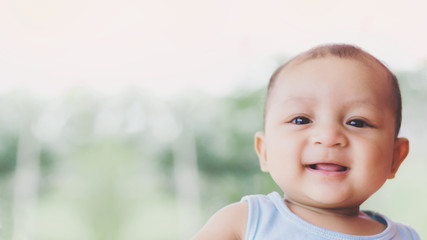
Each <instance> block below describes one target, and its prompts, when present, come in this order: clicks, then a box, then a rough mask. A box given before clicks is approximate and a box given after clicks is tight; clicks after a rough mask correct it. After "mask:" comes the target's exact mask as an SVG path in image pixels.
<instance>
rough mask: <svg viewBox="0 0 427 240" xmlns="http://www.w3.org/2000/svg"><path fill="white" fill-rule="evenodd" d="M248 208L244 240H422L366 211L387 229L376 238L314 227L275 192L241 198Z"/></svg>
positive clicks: (404, 227)
mask: <svg viewBox="0 0 427 240" xmlns="http://www.w3.org/2000/svg"><path fill="white" fill-rule="evenodd" d="M241 201H247V202H248V205H249V213H248V214H249V215H248V223H247V228H246V237H245V240H254V239H257V240H281V239H292V240H299V239H310V240H311V239H323V240H355V239H358V240H369V239H376V240H378V239H381V240H406V239H420V237H419V236H418V234H417V233H416V232H415V231H414V230H413V229H412V228H410V227H408V226H405V225H403V224H399V223H395V222H392V221H391V220H389V219H388V218H387V217H385V216H383V215H381V214H378V213H373V212H369V211H365V213H366V214H368V215H369V216H370V217H372V218H373V219H375V220H377V221H379V222H382V223H384V224H386V225H387V228H386V229H385V230H384V231H383V232H381V233H379V234H376V235H371V236H355V235H349V234H343V233H339V232H335V231H330V230H327V229H324V228H321V227H318V226H316V225H313V224H311V223H309V222H306V221H305V220H303V219H301V218H300V217H298V216H297V215H295V214H294V213H292V212H291V210H289V208H288V207H287V205H286V204H285V202H284V201H283V198H282V197H281V196H280V195H279V194H278V193H277V192H273V193H270V194H269V195H250V196H245V197H243V198H242V200H241Z"/></svg>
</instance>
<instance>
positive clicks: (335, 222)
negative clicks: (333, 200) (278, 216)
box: [285, 199, 386, 236]
mask: <svg viewBox="0 0 427 240" xmlns="http://www.w3.org/2000/svg"><path fill="white" fill-rule="evenodd" d="M285 203H286V205H287V206H288V208H289V209H290V210H291V211H292V212H293V213H294V214H295V215H297V216H299V217H300V218H302V219H304V220H305V221H307V222H309V223H311V224H314V225H317V226H319V227H322V228H325V229H328V230H331V231H336V232H341V233H345V234H351V235H361V236H368V235H375V234H378V233H381V232H382V231H384V230H385V228H386V226H385V225H383V224H382V223H380V222H378V221H375V220H374V219H372V218H371V217H369V216H368V215H367V214H365V213H363V212H361V211H360V209H359V206H356V207H351V208H317V207H313V206H308V205H304V204H302V203H299V202H295V201H292V200H289V199H285Z"/></svg>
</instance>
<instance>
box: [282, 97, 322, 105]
mask: <svg viewBox="0 0 427 240" xmlns="http://www.w3.org/2000/svg"><path fill="white" fill-rule="evenodd" d="M295 102H297V103H300V102H315V99H314V98H311V97H289V98H286V99H285V100H284V101H283V102H282V104H288V103H295Z"/></svg>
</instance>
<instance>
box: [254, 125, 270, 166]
mask: <svg viewBox="0 0 427 240" xmlns="http://www.w3.org/2000/svg"><path fill="white" fill-rule="evenodd" d="M255 151H256V153H257V155H258V160H259V165H260V167H261V170H262V171H263V172H268V167H267V165H268V164H267V150H266V142H265V133H264V132H261V131H260V132H257V133H255Z"/></svg>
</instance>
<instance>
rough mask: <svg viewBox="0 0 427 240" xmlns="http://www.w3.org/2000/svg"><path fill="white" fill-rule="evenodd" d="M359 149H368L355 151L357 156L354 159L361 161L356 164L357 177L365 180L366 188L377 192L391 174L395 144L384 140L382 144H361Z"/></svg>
mask: <svg viewBox="0 0 427 240" xmlns="http://www.w3.org/2000/svg"><path fill="white" fill-rule="evenodd" d="M358 149H366V150H365V151H355V152H354V154H355V156H356V157H355V158H354V161H360V162H359V163H356V164H355V167H357V168H358V171H357V173H358V174H357V175H358V176H357V178H358V179H361V180H362V181H364V182H365V184H366V187H367V189H366V190H368V191H373V192H375V191H376V190H378V189H379V188H380V187H381V186H382V185H383V184H384V183H385V181H386V180H387V178H388V176H389V174H390V171H391V167H392V161H393V151H392V150H391V149H393V145H392V144H390V143H386V142H384V141H383V142H382V144H378V143H370V146H360V147H359V148H358ZM354 170H356V169H354ZM373 192H372V193H373Z"/></svg>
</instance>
